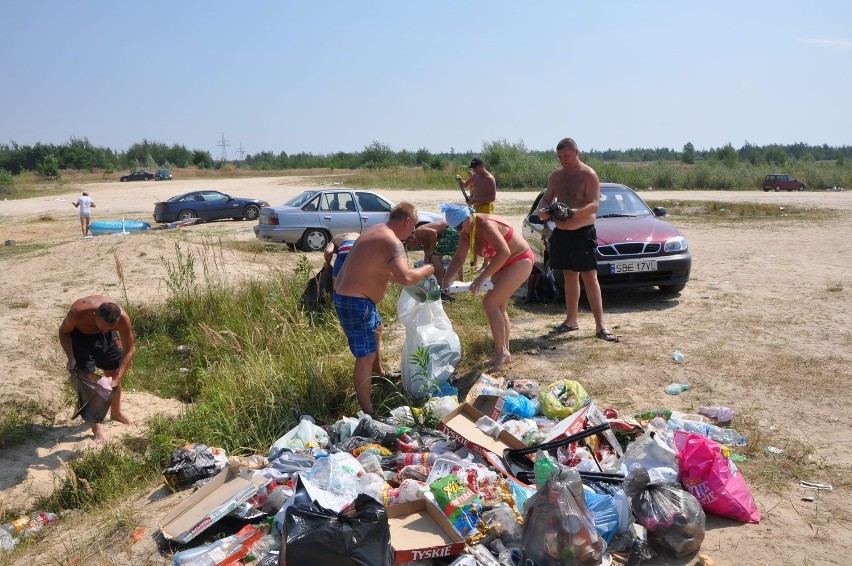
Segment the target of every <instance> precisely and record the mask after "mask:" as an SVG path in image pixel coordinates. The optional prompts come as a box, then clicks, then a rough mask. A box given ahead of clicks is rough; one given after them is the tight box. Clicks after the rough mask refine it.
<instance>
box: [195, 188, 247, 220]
mask: <svg viewBox="0 0 852 566" xmlns="http://www.w3.org/2000/svg"><path fill="white" fill-rule="evenodd" d="M200 193H201V197H202V198H203V199H204V202H203V203H199V204H200V205H201V210H199V212H198V216H199V218H202V219H204V220H216V219H220V218H231V217H233V216H236V215H237V214H238V213H237V211H236V208H237V203H236V201H234V200H233V199H231V197H229V196H228V195H226V194H224V193H220V192H219V191H200Z"/></svg>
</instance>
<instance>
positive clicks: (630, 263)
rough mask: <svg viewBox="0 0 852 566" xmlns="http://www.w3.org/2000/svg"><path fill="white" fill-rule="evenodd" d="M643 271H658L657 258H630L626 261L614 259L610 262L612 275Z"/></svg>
mask: <svg viewBox="0 0 852 566" xmlns="http://www.w3.org/2000/svg"><path fill="white" fill-rule="evenodd" d="M642 271H657V260H655V259H628V260H625V261H614V262H612V263H610V264H609V273H610V275H617V274H619V273H640V272H642Z"/></svg>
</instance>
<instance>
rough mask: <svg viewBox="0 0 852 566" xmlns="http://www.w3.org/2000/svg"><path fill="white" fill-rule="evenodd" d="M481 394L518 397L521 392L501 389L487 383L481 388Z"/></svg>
mask: <svg viewBox="0 0 852 566" xmlns="http://www.w3.org/2000/svg"><path fill="white" fill-rule="evenodd" d="M479 394H480V395H497V396H498V397H518V396H519V395H520V393H518V392H517V391H515V390H514V389H500V388H499V387H491V386H489V385H485V386H482V387H480V388H479Z"/></svg>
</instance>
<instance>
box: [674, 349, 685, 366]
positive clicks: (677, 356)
mask: <svg viewBox="0 0 852 566" xmlns="http://www.w3.org/2000/svg"><path fill="white" fill-rule="evenodd" d="M672 359H673V360H674V361H676V362H677V363H679V364H680V363H683V352H681V351H680V350H675V351H674V353H673V354H672Z"/></svg>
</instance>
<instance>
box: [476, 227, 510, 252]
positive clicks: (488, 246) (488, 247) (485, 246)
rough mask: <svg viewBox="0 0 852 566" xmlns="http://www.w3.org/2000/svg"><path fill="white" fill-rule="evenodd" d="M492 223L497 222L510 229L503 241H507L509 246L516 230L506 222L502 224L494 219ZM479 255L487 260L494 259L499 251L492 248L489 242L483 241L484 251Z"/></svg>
mask: <svg viewBox="0 0 852 566" xmlns="http://www.w3.org/2000/svg"><path fill="white" fill-rule="evenodd" d="M492 222H496V223H497V224H501V225H503V226H505V227H506V228H508V230H507V231H506V234H505V235H504V236H503V239H504V240H506V244H507V245H508V244H509V241H510V240H511V239H512V235H513V234H514V233H515V229H514V228H512V227H511V226H509V225H508V224H506V223H505V222H500V221H499V220H493V219H492ZM479 255H481V256H482V257H485V258H489V257H494V256H495V255H497V250H495V249H494V248H493V247H491V244H490V243H489V242H488V240H483V241H482V250H481V251H480V254H479Z"/></svg>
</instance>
